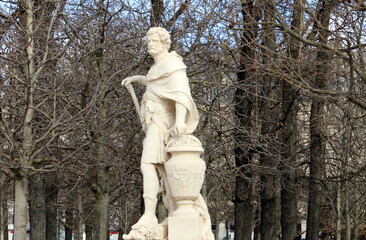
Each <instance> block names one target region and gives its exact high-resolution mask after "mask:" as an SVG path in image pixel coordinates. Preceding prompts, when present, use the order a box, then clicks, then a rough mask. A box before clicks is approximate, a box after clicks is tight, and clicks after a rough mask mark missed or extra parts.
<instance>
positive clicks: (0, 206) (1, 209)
mask: <svg viewBox="0 0 366 240" xmlns="http://www.w3.org/2000/svg"><path fill="white" fill-rule="evenodd" d="M0 240H8V197H7V192H6V190H5V189H4V188H3V190H1V191H0Z"/></svg>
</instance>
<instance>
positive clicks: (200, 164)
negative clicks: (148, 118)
mask: <svg viewBox="0 0 366 240" xmlns="http://www.w3.org/2000/svg"><path fill="white" fill-rule="evenodd" d="M167 152H168V153H170V154H171V155H172V156H171V158H170V159H169V160H168V162H167V163H166V164H165V170H166V173H167V177H168V182H169V186H170V189H171V194H172V196H173V198H174V200H175V201H176V204H177V209H176V210H175V211H174V212H173V213H172V216H171V217H169V220H168V236H169V240H187V239H189V240H200V239H201V238H202V218H201V217H200V214H199V212H198V211H197V210H196V209H195V208H194V201H195V200H196V199H197V197H198V195H199V194H200V190H201V187H202V184H203V180H204V176H205V170H206V165H205V162H204V161H203V160H202V159H201V158H200V154H201V153H202V152H203V148H202V145H201V142H200V141H199V140H198V139H197V138H196V137H194V136H192V135H183V136H181V137H180V138H175V139H172V140H171V141H170V142H169V143H168V145H167Z"/></svg>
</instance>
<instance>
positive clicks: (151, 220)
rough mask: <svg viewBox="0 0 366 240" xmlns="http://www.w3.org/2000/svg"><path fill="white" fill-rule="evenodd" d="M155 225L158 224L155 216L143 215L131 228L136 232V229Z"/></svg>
mask: <svg viewBox="0 0 366 240" xmlns="http://www.w3.org/2000/svg"><path fill="white" fill-rule="evenodd" d="M156 224H158V219H157V218H156V216H155V215H146V214H144V215H142V217H141V218H140V220H139V221H138V222H137V223H136V224H135V225H133V226H132V229H133V230H136V229H140V228H142V227H145V226H149V225H156Z"/></svg>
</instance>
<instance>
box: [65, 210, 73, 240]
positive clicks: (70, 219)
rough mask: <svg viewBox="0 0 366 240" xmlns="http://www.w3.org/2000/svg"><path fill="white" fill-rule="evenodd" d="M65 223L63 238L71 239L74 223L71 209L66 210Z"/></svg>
mask: <svg viewBox="0 0 366 240" xmlns="http://www.w3.org/2000/svg"><path fill="white" fill-rule="evenodd" d="M65 214H66V224H65V240H72V229H73V225H74V216H73V214H72V211H71V210H66V212H65Z"/></svg>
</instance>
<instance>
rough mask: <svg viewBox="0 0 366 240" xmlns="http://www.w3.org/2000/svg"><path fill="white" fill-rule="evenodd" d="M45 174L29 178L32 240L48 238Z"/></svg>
mask: <svg viewBox="0 0 366 240" xmlns="http://www.w3.org/2000/svg"><path fill="white" fill-rule="evenodd" d="M44 178H45V177H44V175H43V174H38V175H34V176H31V177H30V179H29V221H30V240H38V239H46V224H47V223H46V191H45V183H44Z"/></svg>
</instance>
